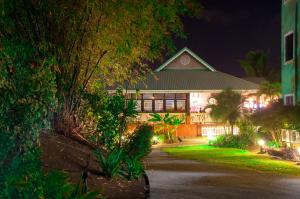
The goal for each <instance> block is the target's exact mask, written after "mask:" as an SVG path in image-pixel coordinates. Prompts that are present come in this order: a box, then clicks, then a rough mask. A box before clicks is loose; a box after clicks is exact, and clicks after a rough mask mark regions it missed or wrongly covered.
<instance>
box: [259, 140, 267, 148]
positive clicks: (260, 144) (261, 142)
mask: <svg viewBox="0 0 300 199" xmlns="http://www.w3.org/2000/svg"><path fill="white" fill-rule="evenodd" d="M265 144H266V142H265V141H264V140H262V139H260V140H258V145H259V146H261V147H262V146H264V145H265Z"/></svg>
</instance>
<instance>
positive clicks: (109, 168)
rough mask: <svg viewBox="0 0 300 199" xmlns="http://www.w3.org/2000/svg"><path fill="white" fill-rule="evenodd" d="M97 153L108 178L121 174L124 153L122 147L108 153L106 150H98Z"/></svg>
mask: <svg viewBox="0 0 300 199" xmlns="http://www.w3.org/2000/svg"><path fill="white" fill-rule="evenodd" d="M95 154H96V157H97V159H98V162H99V164H100V166H101V168H102V172H103V173H104V175H105V177H106V178H108V179H112V178H114V177H115V176H117V175H119V174H120V167H121V162H122V160H123V155H124V153H123V150H122V149H120V148H115V149H114V150H112V151H110V152H109V153H107V154H106V155H105V154H104V152H102V151H100V150H96V151H95Z"/></svg>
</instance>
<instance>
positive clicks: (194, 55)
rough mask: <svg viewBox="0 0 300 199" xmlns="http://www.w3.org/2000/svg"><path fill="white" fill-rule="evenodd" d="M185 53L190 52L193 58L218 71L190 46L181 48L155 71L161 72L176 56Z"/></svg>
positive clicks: (209, 68) (211, 69)
mask: <svg viewBox="0 0 300 199" xmlns="http://www.w3.org/2000/svg"><path fill="white" fill-rule="evenodd" d="M183 53H188V54H190V55H191V56H192V57H193V58H195V59H196V60H197V61H198V62H199V63H201V64H202V65H203V66H204V67H206V68H207V69H208V70H210V71H216V69H214V68H213V67H212V66H211V65H209V64H208V63H207V62H205V61H204V60H203V59H201V58H200V57H199V56H198V55H196V54H195V53H194V52H193V51H191V50H190V49H189V48H187V47H184V48H183V49H181V50H180V51H179V52H178V53H176V54H175V55H174V56H173V57H171V58H170V59H168V60H167V61H166V62H165V63H163V64H162V65H161V66H160V67H158V68H157V69H156V70H155V71H156V72H159V71H161V70H163V69H164V68H165V67H166V66H168V65H169V64H170V63H171V62H172V61H174V60H175V59H176V58H178V57H179V56H180V55H182V54H183Z"/></svg>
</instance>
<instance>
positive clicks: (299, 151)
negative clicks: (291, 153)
mask: <svg viewBox="0 0 300 199" xmlns="http://www.w3.org/2000/svg"><path fill="white" fill-rule="evenodd" d="M297 152H298V154H299V155H300V147H298V148H297Z"/></svg>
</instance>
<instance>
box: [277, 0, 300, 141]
mask: <svg viewBox="0 0 300 199" xmlns="http://www.w3.org/2000/svg"><path fill="white" fill-rule="evenodd" d="M299 78H300V0H282V9H281V81H282V96H283V101H284V104H285V105H286V106H294V105H296V104H297V103H299V102H300V81H299V80H300V79H299ZM282 140H283V141H284V142H286V143H287V145H288V146H293V145H294V146H295V145H300V132H298V131H296V130H290V129H283V130H282Z"/></svg>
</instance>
